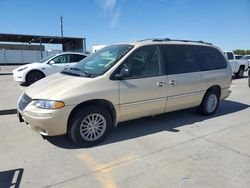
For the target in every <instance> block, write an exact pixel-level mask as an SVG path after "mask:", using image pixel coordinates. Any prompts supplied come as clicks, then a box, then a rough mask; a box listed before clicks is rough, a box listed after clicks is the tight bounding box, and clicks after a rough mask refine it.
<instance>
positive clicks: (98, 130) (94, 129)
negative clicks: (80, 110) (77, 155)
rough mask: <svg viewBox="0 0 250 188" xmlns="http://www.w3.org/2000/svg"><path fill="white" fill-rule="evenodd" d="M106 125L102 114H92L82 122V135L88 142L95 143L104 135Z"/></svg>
mask: <svg viewBox="0 0 250 188" xmlns="http://www.w3.org/2000/svg"><path fill="white" fill-rule="evenodd" d="M106 125H107V123H106V120H105V118H104V117H103V116H102V115H101V114H96V113H95V114H90V115H88V116H87V117H85V118H84V120H83V121H82V123H81V126H80V134H81V136H82V138H83V139H85V140H87V141H95V140H97V139H98V138H100V137H101V136H102V135H103V134H104V132H105V130H106Z"/></svg>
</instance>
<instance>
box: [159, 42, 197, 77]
mask: <svg viewBox="0 0 250 188" xmlns="http://www.w3.org/2000/svg"><path fill="white" fill-rule="evenodd" d="M164 54H165V59H166V62H167V72H168V74H181V73H189V72H197V71H200V65H199V60H198V57H197V55H196V49H195V46H191V45H166V46H164Z"/></svg>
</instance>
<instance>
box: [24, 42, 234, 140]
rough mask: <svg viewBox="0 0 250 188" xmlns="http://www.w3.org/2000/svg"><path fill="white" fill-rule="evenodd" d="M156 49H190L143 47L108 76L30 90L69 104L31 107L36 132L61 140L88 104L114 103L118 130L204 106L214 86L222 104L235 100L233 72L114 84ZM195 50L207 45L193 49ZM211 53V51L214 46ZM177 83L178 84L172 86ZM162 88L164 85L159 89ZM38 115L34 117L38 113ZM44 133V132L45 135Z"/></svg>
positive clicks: (57, 80)
mask: <svg viewBox="0 0 250 188" xmlns="http://www.w3.org/2000/svg"><path fill="white" fill-rule="evenodd" d="M152 44H157V45H161V44H180V45H182V44H185V45H186V44H187V43H183V42H138V43H133V44H132V45H134V46H135V47H134V49H133V50H131V51H130V52H129V53H128V54H127V55H126V56H125V57H123V58H122V59H121V60H120V61H119V62H118V63H117V64H116V65H114V66H113V67H112V68H111V69H110V70H109V71H107V72H106V73H105V74H104V75H102V76H99V77H96V78H85V77H74V76H68V75H63V74H60V73H58V74H55V75H52V76H49V77H46V78H44V79H42V80H40V81H38V82H37V83H35V84H33V85H32V86H30V88H28V89H27V91H26V94H27V95H28V96H30V97H31V98H32V99H51V100H58V101H63V102H64V103H65V105H66V106H65V107H63V108H62V109H59V110H45V109H39V108H37V107H34V106H32V103H31V104H29V105H28V106H27V107H26V108H25V109H24V111H20V109H19V111H20V113H21V115H22V116H23V118H24V119H25V121H27V122H28V123H29V125H30V126H31V128H32V129H33V130H35V131H37V132H39V133H41V134H44V135H60V134H65V133H66V132H67V121H68V117H69V115H70V112H71V111H72V110H73V109H74V107H75V106H76V105H78V104H80V103H82V102H86V101H89V100H94V99H104V100H107V101H109V102H111V103H112V104H113V106H114V108H115V110H116V124H117V123H119V122H122V121H126V120H131V119H136V118H140V117H144V116H149V115H156V114H161V113H164V112H170V111H175V110H179V109H185V108H189V107H195V106H198V105H199V104H200V103H201V100H202V98H203V96H204V94H205V92H206V90H207V89H208V88H209V87H211V86H213V85H219V86H220V87H221V88H222V93H221V99H224V98H226V97H228V96H229V94H230V91H229V87H230V84H231V75H232V73H231V68H230V66H229V65H228V66H227V68H226V69H221V70H213V71H204V72H195V73H186V74H178V75H168V76H157V77H150V78H141V79H130V80H123V81H120V80H110V75H111V74H112V73H113V72H114V71H115V70H116V68H117V67H118V66H119V65H120V64H121V63H122V62H123V61H124V59H126V58H127V57H128V56H129V55H130V54H131V53H132V52H133V51H134V50H135V49H137V48H139V47H141V46H145V45H152ZM188 44H190V45H203V46H210V45H206V44H198V43H191V42H190V43H188ZM210 47H211V46H210ZM173 81H175V82H176V84H171V82H173ZM158 82H164V83H165V84H164V85H163V86H158V85H157V83H158ZM32 112H34V113H32ZM39 113H49V114H51V117H43V118H41V117H38V116H37V114H39ZM41 130H44V131H45V132H44V131H41Z"/></svg>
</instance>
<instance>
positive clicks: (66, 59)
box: [53, 55, 70, 64]
mask: <svg viewBox="0 0 250 188" xmlns="http://www.w3.org/2000/svg"><path fill="white" fill-rule="evenodd" d="M53 61H54V62H55V64H62V63H69V61H70V56H69V55H60V56H57V57H55V58H54V59H53Z"/></svg>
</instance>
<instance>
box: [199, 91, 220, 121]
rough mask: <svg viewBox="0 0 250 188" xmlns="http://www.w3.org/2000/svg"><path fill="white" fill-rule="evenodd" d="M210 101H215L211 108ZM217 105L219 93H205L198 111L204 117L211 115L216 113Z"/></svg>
mask: <svg viewBox="0 0 250 188" xmlns="http://www.w3.org/2000/svg"><path fill="white" fill-rule="evenodd" d="M211 98H212V99H211ZM211 100H216V102H215V103H213V104H212V107H211V106H210V104H211ZM219 103H220V100H219V93H218V92H217V91H216V90H210V91H207V92H206V94H205V96H204V97H203V99H202V102H201V104H200V106H199V107H198V111H199V113H200V114H202V115H205V116H209V115H212V114H214V113H215V112H216V111H217V109H218V106H219Z"/></svg>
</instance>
